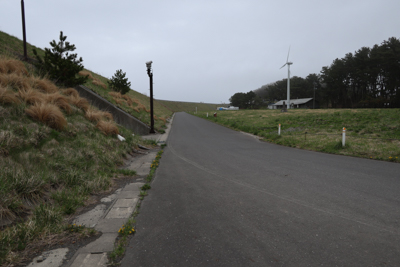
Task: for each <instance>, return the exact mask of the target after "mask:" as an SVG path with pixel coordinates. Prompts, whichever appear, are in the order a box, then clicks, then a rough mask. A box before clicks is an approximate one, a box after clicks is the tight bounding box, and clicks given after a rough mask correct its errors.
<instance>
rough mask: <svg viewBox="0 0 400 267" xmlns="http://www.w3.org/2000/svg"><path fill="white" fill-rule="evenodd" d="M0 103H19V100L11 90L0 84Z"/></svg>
mask: <svg viewBox="0 0 400 267" xmlns="http://www.w3.org/2000/svg"><path fill="white" fill-rule="evenodd" d="M0 103H1V104H4V105H7V104H19V103H20V101H19V99H18V97H17V96H16V95H15V93H14V92H13V91H11V90H9V89H7V88H4V87H2V86H0Z"/></svg>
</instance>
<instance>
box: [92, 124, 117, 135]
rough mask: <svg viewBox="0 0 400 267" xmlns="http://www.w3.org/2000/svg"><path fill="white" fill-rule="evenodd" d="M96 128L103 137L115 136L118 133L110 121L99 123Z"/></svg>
mask: <svg viewBox="0 0 400 267" xmlns="http://www.w3.org/2000/svg"><path fill="white" fill-rule="evenodd" d="M96 127H97V128H98V129H99V130H100V131H101V132H102V133H103V134H105V135H117V134H118V133H119V131H118V127H117V125H115V123H114V122H112V121H99V122H98V123H97V125H96Z"/></svg>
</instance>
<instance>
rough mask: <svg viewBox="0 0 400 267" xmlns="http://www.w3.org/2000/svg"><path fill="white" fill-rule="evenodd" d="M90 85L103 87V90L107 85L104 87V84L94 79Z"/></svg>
mask: <svg viewBox="0 0 400 267" xmlns="http://www.w3.org/2000/svg"><path fill="white" fill-rule="evenodd" d="M92 83H93V84H94V85H97V86H101V87H103V88H104V89H107V85H106V84H105V83H103V82H101V81H99V80H97V79H94V80H93V81H92Z"/></svg>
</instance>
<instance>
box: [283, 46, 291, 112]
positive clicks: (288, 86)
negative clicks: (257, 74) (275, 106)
mask: <svg viewBox="0 0 400 267" xmlns="http://www.w3.org/2000/svg"><path fill="white" fill-rule="evenodd" d="M289 53H290V46H289V51H288V53H287V59H286V63H285V65H283V66H282V67H281V68H280V69H282V68H283V67H285V66H286V65H287V76H288V78H287V102H286V107H287V109H289V108H290V65H292V64H293V62H289Z"/></svg>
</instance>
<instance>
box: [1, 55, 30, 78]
mask: <svg viewBox="0 0 400 267" xmlns="http://www.w3.org/2000/svg"><path fill="white" fill-rule="evenodd" d="M0 73H4V74H11V73H15V74H18V75H28V71H27V69H26V67H25V65H24V63H22V61H19V60H15V59H7V58H5V57H0Z"/></svg>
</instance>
